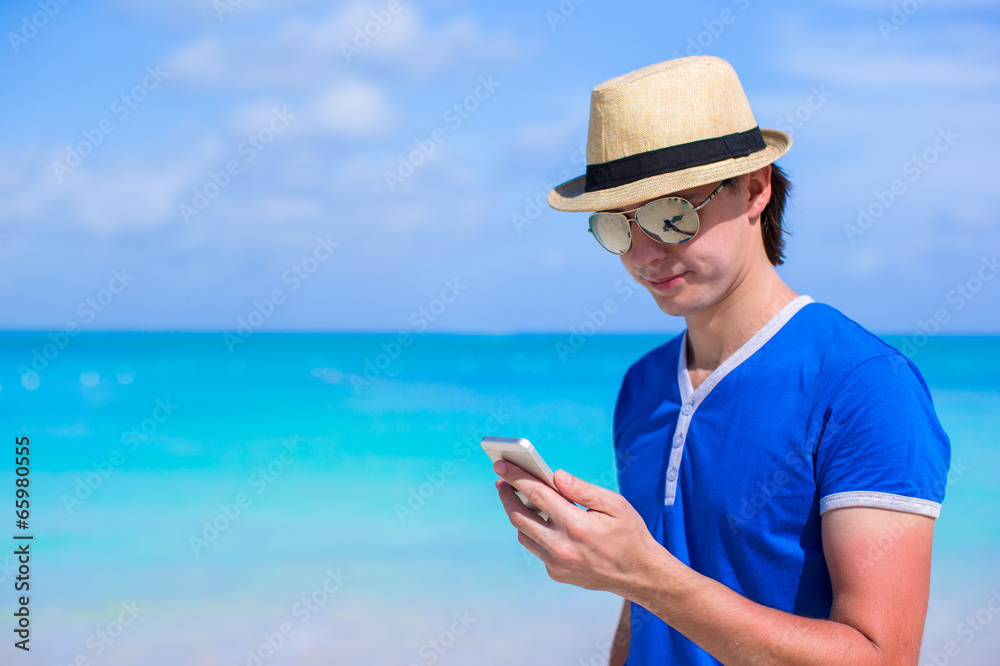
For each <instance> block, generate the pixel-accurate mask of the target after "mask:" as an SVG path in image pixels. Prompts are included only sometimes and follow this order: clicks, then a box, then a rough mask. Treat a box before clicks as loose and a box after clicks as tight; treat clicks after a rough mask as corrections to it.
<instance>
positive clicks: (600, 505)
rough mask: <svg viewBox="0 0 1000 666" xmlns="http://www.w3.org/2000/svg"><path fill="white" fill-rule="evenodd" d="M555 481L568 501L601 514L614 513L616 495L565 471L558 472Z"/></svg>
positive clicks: (554, 477) (557, 487) (554, 476)
mask: <svg viewBox="0 0 1000 666" xmlns="http://www.w3.org/2000/svg"><path fill="white" fill-rule="evenodd" d="M553 480H554V481H555V482H556V489H557V490H558V491H559V492H560V494H562V496H563V497H565V498H566V499H568V500H571V501H573V502H576V503H577V504H579V505H581V506H585V507H587V508H588V509H593V510H595V511H600V512H601V513H612V509H613V506H614V496H615V495H616V493H613V492H611V491H610V490H608V489H606V488H601V487H600V486H595V485H594V484H593V483H588V482H587V481H584V480H583V479H579V478H577V477H575V476H573V475H572V474H570V473H569V472H567V471H566V470H564V469H559V470H556V473H555V474H554V475H553Z"/></svg>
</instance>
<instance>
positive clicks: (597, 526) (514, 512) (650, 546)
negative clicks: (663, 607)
mask: <svg viewBox="0 0 1000 666" xmlns="http://www.w3.org/2000/svg"><path fill="white" fill-rule="evenodd" d="M493 471H495V472H496V473H497V474H499V475H500V477H501V478H500V479H498V480H497V484H496V485H497V490H498V491H499V493H500V501H501V502H503V507H504V510H505V511H506V512H507V517H508V518H509V519H510V523H511V525H513V526H514V527H516V528H517V531H518V535H517V539H518V541H520V542H521V544H522V545H523V546H524V547H525V548H527V549H528V550H529V551H531V552H532V553H534V554H535V555H537V556H538V558H539V559H540V560H542V562H544V563H545V569H546V571H548V574H549V576H550V577H551V578H552V580H555V581H557V582H560V583H569V584H572V585H577V586H579V587H584V588H587V589H589V590H606V591H609V592H614V593H616V594H620V595H622V596H624V592H625V591H626V590H628V589H629V588H630V587H631V586H632V585H633V584H634V582H635V578H636V575H637V574H638V573H639V570H640V569H641V568H642V567H641V566H638V565H640V564H641V563H643V562H646V561H649V560H651V559H652V558H653V557H654V556H657V557H662V556H663V555H664V554H666V549H664V548H663V547H662V546H661V545H660V544H658V543H657V542H656V541H655V540H654V539H653V537H652V535H651V534H650V533H649V530H648V529H647V528H646V523H645V522H643V520H642V517H641V516H640V515H639V514H638V513H637V512H636V510H635V509H634V508H632V505H631V504H629V503H628V501H627V500H626V499H625V498H624V497H622V496H621V495H619V494H618V493H616V492H613V491H611V490H607V489H605V488H601V487H600V486H595V485H593V484H591V483H587V482H586V481H583V480H582V479H578V478H576V477H574V476H572V475H571V474H569V473H568V472H566V471H565V470H561V469H560V470H556V473H555V476H554V478H555V484H556V488H558V489H559V492H558V493H557V492H556V491H554V490H552V488H550V487H549V486H548V485H546V484H545V482H543V481H541V480H539V479H537V478H535V477H534V476H532V475H531V474H529V473H528V472H526V471H524V470H523V469H521V468H520V467H518V466H517V465H514V464H513V463H510V462H504V461H500V462H497V463H496V464H494V465H493ZM515 489H517V490H518V491H520V492H521V493H522V494H523V495H524V496H525V497H527V498H528V500H530V501H531V502H532V503H534V504H535V506H537V507H538V508H539V509H541V510H542V511H544V512H545V513H546V514H548V516H549V520H548V521H545V520H543V519H542V518H541V517H540V516H539V515H538V514H537V513H535V512H534V511H531V510H530V509H528V508H526V507H525V506H524V503H523V502H522V501H521V500H520V498H519V497H518V496H517V495H516V494H515V493H514V490H515ZM560 493H561V495H560ZM573 502H577V503H579V504H581V505H582V506H584V507H587V509H589V511H588V510H585V509H582V508H580V507H578V506H576V505H575V504H573Z"/></svg>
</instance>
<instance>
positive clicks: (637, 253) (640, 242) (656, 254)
mask: <svg viewBox="0 0 1000 666" xmlns="http://www.w3.org/2000/svg"><path fill="white" fill-rule="evenodd" d="M630 224H631V229H630V230H631V232H632V234H631V235H632V246H631V247H630V248H629V251H628V252H629V258H630V259H631V261H632V265H633V266H635V267H636V268H645V267H646V266H649V265H650V264H654V263H656V262H657V261H660V260H661V259H663V257H665V256H666V255H667V254H669V253H670V249H669V247H668V246H667V245H664V244H663V243H658V242H657V241H654V240H653V239H652V238H650V237H649V236H647V235H646V234H645V233H644V232H643V230H642V229H640V228H639V224H638V223H637V222H636V221H635V220H632V221H631V222H630Z"/></svg>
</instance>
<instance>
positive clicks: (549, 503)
mask: <svg viewBox="0 0 1000 666" xmlns="http://www.w3.org/2000/svg"><path fill="white" fill-rule="evenodd" d="M501 470H502V471H501ZM493 471H495V472H496V473H497V474H499V475H500V478H502V479H503V480H504V481H506V482H507V483H509V484H510V485H512V486H514V488H516V489H517V490H518V491H520V493H521V494H522V495H524V496H525V497H526V498H528V499H529V500H530V501H531V503H532V504H534V505H535V506H537V507H538V508H539V509H541V510H542V511H544V512H545V513H546V514H547V515H548V516H549V518H554V519H555V520H557V521H561V520H563V519H565V517H566V515H567V512H569V511H580V510H581V509H579V508H578V507H576V506H574V504H573V503H572V502H568V501H566V498H565V497H562V496H561V495H560V494H559V493H558V492H556V491H555V490H553V489H552V488H551V487H550V486H549V485H548V484H547V483H545V482H544V481H542V480H540V479H537V478H535V477H534V476H532V475H531V474H529V473H528V472H526V471H524V470H523V469H521V468H520V467H518V466H517V465H515V464H514V463H511V462H507V461H500V462H497V463H495V464H494V465H493Z"/></svg>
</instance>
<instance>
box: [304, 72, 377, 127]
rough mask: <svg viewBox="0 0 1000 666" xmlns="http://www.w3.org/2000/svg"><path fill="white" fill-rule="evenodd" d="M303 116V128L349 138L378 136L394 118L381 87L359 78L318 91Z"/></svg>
mask: <svg viewBox="0 0 1000 666" xmlns="http://www.w3.org/2000/svg"><path fill="white" fill-rule="evenodd" d="M302 115H303V119H302V125H303V129H305V130H306V131H310V130H312V131H316V132H320V133H326V134H332V135H335V136H342V137H350V138H366V137H374V136H380V135H382V134H384V133H385V132H386V130H388V129H389V128H390V127H391V126H392V124H393V122H394V121H395V119H396V112H395V110H394V109H393V108H392V107H391V105H390V104H389V101H388V100H387V99H386V95H385V92H384V90H383V89H382V87H381V86H378V85H376V84H374V83H372V82H369V81H362V80H352V81H346V82H344V83H342V84H340V85H337V86H335V87H333V88H330V89H328V90H326V91H324V92H322V93H320V94H319V95H318V96H317V97H316V99H315V100H314V101H313V102H312V103H311V104H310V105H309V106H308V107H307V108H306V109H305V112H304V113H303V114H302Z"/></svg>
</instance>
